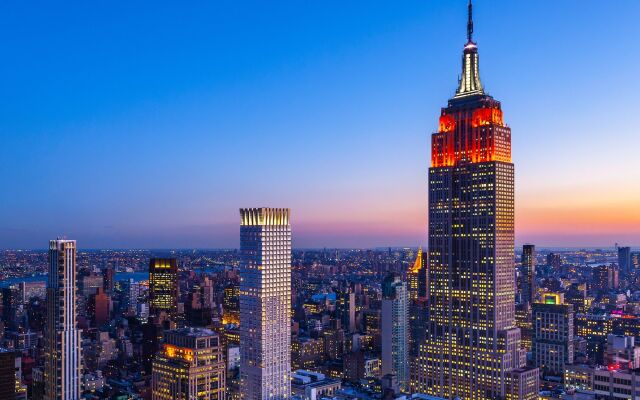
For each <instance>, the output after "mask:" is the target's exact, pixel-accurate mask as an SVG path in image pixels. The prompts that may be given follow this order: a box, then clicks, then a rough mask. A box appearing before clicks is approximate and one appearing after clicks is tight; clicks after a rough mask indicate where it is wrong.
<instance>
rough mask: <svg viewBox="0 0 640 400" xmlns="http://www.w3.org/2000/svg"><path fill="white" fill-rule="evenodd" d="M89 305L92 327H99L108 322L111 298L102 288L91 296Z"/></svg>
mask: <svg viewBox="0 0 640 400" xmlns="http://www.w3.org/2000/svg"><path fill="white" fill-rule="evenodd" d="M90 304H91V309H92V310H91V311H93V313H92V314H93V315H92V316H93V324H94V326H101V325H103V324H106V323H107V322H109V320H110V318H109V311H110V305H111V298H110V297H109V295H108V294H107V293H105V291H104V289H103V288H98V292H97V293H96V294H94V295H93V296H92V298H91V302H90Z"/></svg>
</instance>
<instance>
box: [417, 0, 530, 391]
mask: <svg viewBox="0 0 640 400" xmlns="http://www.w3.org/2000/svg"><path fill="white" fill-rule="evenodd" d="M471 7H472V6H471V3H469V20H468V23H467V43H466V44H465V46H464V50H463V56H462V75H461V78H460V81H459V85H458V89H457V90H456V94H455V95H454V97H453V98H451V99H450V100H449V102H448V105H447V107H445V108H443V109H442V110H441V115H440V123H439V129H438V132H436V133H434V134H433V135H432V137H431V168H430V169H429V254H428V260H429V267H428V273H429V278H428V282H429V313H430V315H429V323H428V329H427V338H426V340H425V342H424V344H423V346H422V347H421V355H420V358H419V361H418V362H419V364H420V365H419V371H418V378H417V379H418V382H417V384H416V385H414V387H416V388H417V389H418V391H420V392H423V393H427V394H429V395H434V396H440V397H445V398H451V399H453V398H455V397H460V398H463V399H467V400H470V399H491V398H504V397H505V395H506V393H507V392H508V391H509V390H508V389H509V388H508V385H509V382H508V379H507V377H508V375H509V373H510V371H513V370H515V369H519V368H521V367H523V366H524V364H525V352H524V351H523V350H522V349H521V344H520V329H519V328H518V327H517V326H516V324H515V317H514V313H515V311H514V303H515V297H516V288H515V266H514V261H513V254H514V166H513V163H512V162H511V129H510V128H509V127H508V126H506V125H505V123H504V121H503V118H502V110H501V105H500V102H499V101H497V100H495V99H494V98H493V97H491V96H489V95H488V94H486V93H485V92H484V89H483V86H482V83H481V81H480V75H479V66H478V47H477V45H476V43H475V42H474V41H473V39H472V33H473V21H472V15H471V11H472V9H471ZM534 390H537V389H534Z"/></svg>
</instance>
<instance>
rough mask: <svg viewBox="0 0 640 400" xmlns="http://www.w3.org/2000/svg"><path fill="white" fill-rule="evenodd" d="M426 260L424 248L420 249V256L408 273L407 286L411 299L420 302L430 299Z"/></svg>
mask: <svg viewBox="0 0 640 400" xmlns="http://www.w3.org/2000/svg"><path fill="white" fill-rule="evenodd" d="M425 261H426V260H425V259H424V258H423V256H422V247H420V248H419V249H418V255H417V256H416V260H415V261H414V262H413V265H412V266H411V268H409V270H408V271H407V284H408V289H409V299H410V300H418V299H420V298H426V297H428V285H427V269H426V266H427V264H426V262H425Z"/></svg>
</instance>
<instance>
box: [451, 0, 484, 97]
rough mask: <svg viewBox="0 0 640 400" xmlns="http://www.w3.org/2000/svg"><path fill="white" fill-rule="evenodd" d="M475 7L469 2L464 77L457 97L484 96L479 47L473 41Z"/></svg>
mask: <svg viewBox="0 0 640 400" xmlns="http://www.w3.org/2000/svg"><path fill="white" fill-rule="evenodd" d="M472 36H473V5H472V4H471V0H469V20H468V21H467V44H465V45H464V51H463V53H462V77H460V79H459V82H458V89H457V90H456V95H455V97H463V96H469V95H473V94H484V89H483V88H482V82H480V67H479V65H478V59H479V58H478V46H477V45H476V43H475V42H474V41H473V38H472Z"/></svg>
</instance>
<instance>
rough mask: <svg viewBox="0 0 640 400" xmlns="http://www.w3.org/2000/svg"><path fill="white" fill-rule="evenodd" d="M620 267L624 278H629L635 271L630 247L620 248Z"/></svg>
mask: <svg viewBox="0 0 640 400" xmlns="http://www.w3.org/2000/svg"><path fill="white" fill-rule="evenodd" d="M618 267H619V268H620V273H621V274H622V275H623V276H629V274H631V272H633V271H634V268H633V263H632V262H631V248H630V247H618Z"/></svg>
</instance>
